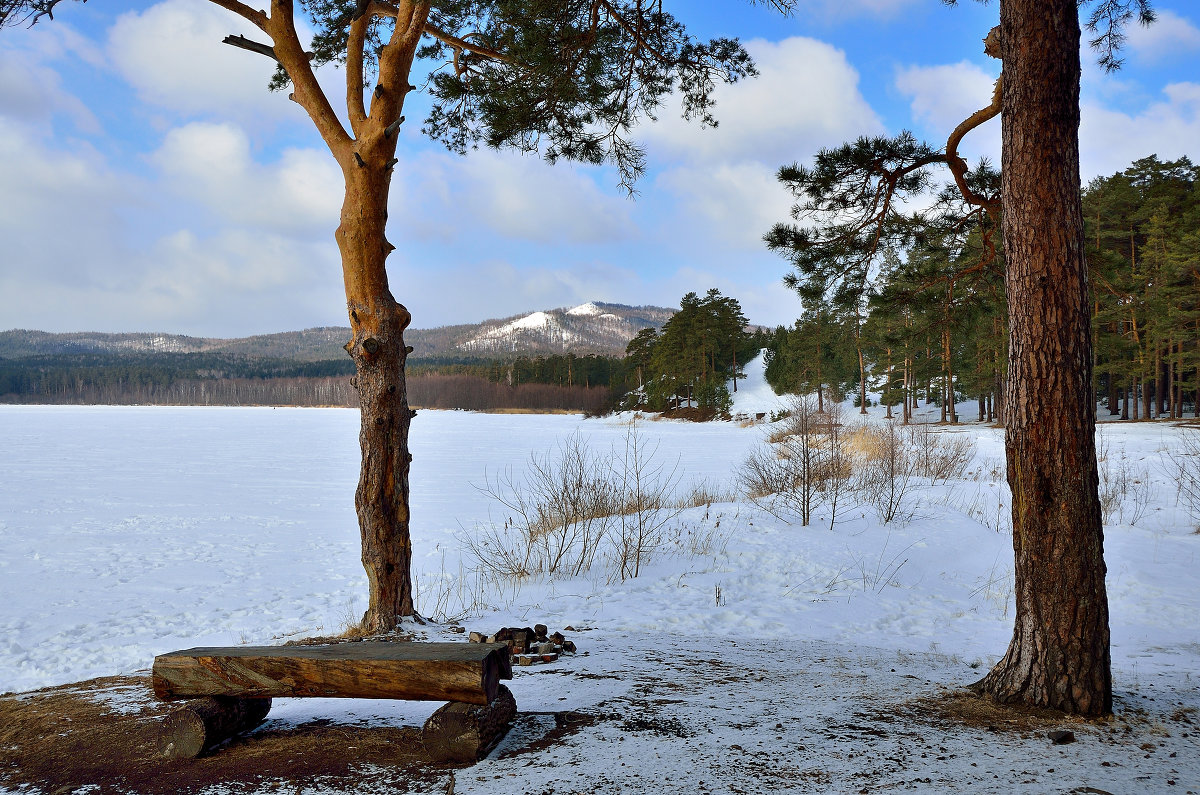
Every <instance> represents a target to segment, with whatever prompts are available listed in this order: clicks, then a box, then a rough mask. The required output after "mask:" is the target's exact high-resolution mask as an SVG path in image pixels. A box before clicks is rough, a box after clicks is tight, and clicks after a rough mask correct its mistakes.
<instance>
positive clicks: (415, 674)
mask: <svg viewBox="0 0 1200 795" xmlns="http://www.w3.org/2000/svg"><path fill="white" fill-rule="evenodd" d="M501 679H512V665H511V664H510V662H509V654H508V647H507V646H506V645H504V644H501V643H483V644H481V643H469V644H468V643H388V642H359V643H337V644H332V645H324V646H234V647H231V648H220V647H209V648H197V649H184V650H182V651H176V652H171V653H169V654H160V655H159V656H158V657H155V658H154V671H153V675H152V681H153V684H154V693H155V695H157V696H158V697H159V698H161V699H164V700H171V699H178V698H195V697H199V696H239V697H243V698H285V697H290V698H297V697H310V696H319V697H322V698H402V699H409V700H413V701H462V702H466V703H470V704H487V703H489V702H490V701H491V700H492V699H494V698H495V697H496V692H497V688H499V686H500V680H501Z"/></svg>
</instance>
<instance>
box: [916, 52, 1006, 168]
mask: <svg viewBox="0 0 1200 795" xmlns="http://www.w3.org/2000/svg"><path fill="white" fill-rule="evenodd" d="M997 63H998V62H997ZM995 81H996V76H995V75H994V74H988V73H987V72H985V71H984V70H983V69H981V68H980V67H979V66H977V65H975V64H973V63H971V62H969V61H960V62H959V63H956V64H943V65H939V66H908V67H905V68H903V69H901V70H899V71H898V72H897V74H896V90H898V91H899V92H900V93H901V94H903V95H904V96H907V97H910V107H911V109H912V117H913V119H914V120H916V121H918V122H920V123H921V125H922V129H921V130H920V132H921V133H922V134H923V136H924V137H925V139H926V140H927V141H928V142H929V143H930V144H931V145H933V146H937V147H942V146H945V143H946V139H947V138H949V137H950V133H952V132H953V131H954V128H955V127H957V126H958V125H959V124H961V123H962V122H963V120H965V119H966V118H968V117H969V116H970V115H971V114H972V113H974V112H975V111H977V110H979V109H981V108H986V107H987V106H988V105H989V104H990V103H991V101H992V92H993V90H994V87H995ZM959 154H961V155H963V156H965V157H967V158H968V159H969V160H974V159H977V158H979V157H986V158H988V159H989V160H991V161H992V162H993V163H999V162H1000V121H999V118H996V119H992V120H990V121H988V122H986V123H985V124H984V125H982V126H980V127H977V128H976V129H975V130H973V131H972V132H971V133H969V134H968V135H967V137H965V138H964V139H963V142H962V144H961V145H960V147H959Z"/></svg>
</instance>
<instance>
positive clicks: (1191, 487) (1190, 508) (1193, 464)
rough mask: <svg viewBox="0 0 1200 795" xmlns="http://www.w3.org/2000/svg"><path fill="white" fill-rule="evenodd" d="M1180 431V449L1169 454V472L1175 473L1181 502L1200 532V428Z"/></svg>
mask: <svg viewBox="0 0 1200 795" xmlns="http://www.w3.org/2000/svg"><path fill="white" fill-rule="evenodd" d="M1180 431H1181V432H1180V437H1179V446H1178V449H1175V450H1171V451H1169V452H1168V453H1167V457H1168V460H1169V461H1170V464H1171V466H1170V468H1169V471H1171V470H1173V471H1174V474H1175V484H1176V489H1177V490H1178V495H1179V501H1180V502H1182V503H1183V504H1184V506H1185V507H1186V508H1187V512H1188V516H1189V517H1191V520H1192V524H1193V526H1195V527H1196V529H1197V532H1200V428H1194V427H1186V428H1181V429H1180Z"/></svg>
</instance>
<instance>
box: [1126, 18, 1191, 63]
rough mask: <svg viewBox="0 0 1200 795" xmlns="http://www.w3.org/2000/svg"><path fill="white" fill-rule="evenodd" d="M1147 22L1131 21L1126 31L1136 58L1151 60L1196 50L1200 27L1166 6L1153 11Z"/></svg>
mask: <svg viewBox="0 0 1200 795" xmlns="http://www.w3.org/2000/svg"><path fill="white" fill-rule="evenodd" d="M1156 16H1157V20H1156V21H1155V22H1154V24H1152V25H1149V26H1144V25H1139V24H1137V23H1136V22H1131V23H1130V25H1129V27H1128V29H1127V30H1126V35H1127V36H1128V39H1127V44H1128V46H1129V49H1130V50H1131V51H1132V52H1133V53H1134V54H1136V56H1137V57H1138V58H1139V59H1140V60H1144V61H1148V62H1150V63H1154V62H1157V61H1161V60H1164V59H1166V58H1170V57H1172V56H1177V55H1186V54H1188V53H1195V52H1196V51H1198V50H1200V28H1197V27H1196V26H1195V25H1194V24H1192V22H1191V21H1190V20H1188V19H1185V18H1184V17H1181V16H1179V15H1178V14H1176V13H1175V12H1173V11H1170V10H1168V9H1161V10H1159V11H1157V12H1156Z"/></svg>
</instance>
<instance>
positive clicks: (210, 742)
mask: <svg viewBox="0 0 1200 795" xmlns="http://www.w3.org/2000/svg"><path fill="white" fill-rule="evenodd" d="M270 711H271V699H269V698H237V697H235V696H209V697H208V698H198V699H196V700H194V701H189V702H188V703H187V704H185V705H184V706H182V707H180V708H179V709H176V710H174V711H173V712H172V713H171V714H170V715H168V716H167V717H166V719H165V720H163V724H162V727H161V728H160V729H159V732H158V753H159V755H160V756H162V757H164V758H166V759H195V758H196V757H197V756H199V755H200V754H202V753H204V752H205V751H209V750H212V749H213V748H214V747H216V746H218V745H220V744H221V743H223V742H225V741H226V740H228V739H229V738H230V737H233V736H234V735H235V734H240V733H242V732H248V731H250V730H251V729H253V728H255V727H257V726H258V725H260V724H261V723H262V722H263V721H264V720H266V718H267V713H268V712H270Z"/></svg>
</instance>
